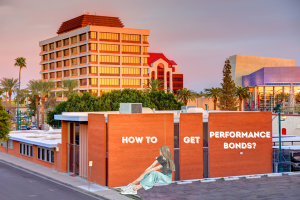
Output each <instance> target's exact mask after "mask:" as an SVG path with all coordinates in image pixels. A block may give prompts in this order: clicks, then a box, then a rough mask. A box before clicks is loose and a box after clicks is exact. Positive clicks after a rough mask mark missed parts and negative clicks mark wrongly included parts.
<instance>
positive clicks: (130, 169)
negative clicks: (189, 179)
mask: <svg viewBox="0 0 300 200" xmlns="http://www.w3.org/2000/svg"><path fill="white" fill-rule="evenodd" d="M108 134H109V137H108V152H109V155H108V156H109V157H108V169H109V170H108V187H117V186H123V185H127V184H129V183H130V182H132V181H134V180H136V179H137V178H138V177H139V176H140V175H141V174H142V173H143V172H144V171H145V170H146V169H147V168H148V167H149V166H150V165H151V164H152V163H153V162H154V161H155V160H156V157H158V156H160V153H159V149H160V147H161V146H163V145H168V146H169V148H170V151H171V152H172V158H173V160H174V153H173V152H174V120H173V114H132V115H126V114H120V115H108ZM147 136H149V137H156V138H157V142H156V143H151V141H150V143H149V144H148V143H147V139H146V138H145V137H147ZM122 137H143V141H142V143H136V142H135V143H122ZM173 180H174V172H173Z"/></svg>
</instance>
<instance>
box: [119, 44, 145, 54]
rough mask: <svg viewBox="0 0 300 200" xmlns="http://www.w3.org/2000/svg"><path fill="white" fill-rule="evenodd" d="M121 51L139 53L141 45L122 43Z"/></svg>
mask: <svg viewBox="0 0 300 200" xmlns="http://www.w3.org/2000/svg"><path fill="white" fill-rule="evenodd" d="M122 52H127V53H141V47H140V46H130V45H122Z"/></svg>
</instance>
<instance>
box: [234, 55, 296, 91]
mask: <svg viewBox="0 0 300 200" xmlns="http://www.w3.org/2000/svg"><path fill="white" fill-rule="evenodd" d="M229 61H230V65H231V67H232V69H231V74H232V78H233V80H234V82H235V84H236V86H242V77H243V76H246V75H249V74H251V73H253V72H255V71H257V70H259V69H261V68H263V67H286V66H288V67H292V66H295V60H293V59H283V58H270V57H260V56H247V55H238V54H237V55H233V56H230V57H229Z"/></svg>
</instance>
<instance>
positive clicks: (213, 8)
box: [0, 0, 300, 92]
mask: <svg viewBox="0 0 300 200" xmlns="http://www.w3.org/2000/svg"><path fill="white" fill-rule="evenodd" d="M299 10H300V1H299V0H251V1H250V0H246V1H245V0H219V1H214V0H210V1H208V0H206V1H202V0H148V1H146V0H84V1H83V0H48V1H43V0H19V1H17V0H0V25H1V28H0V36H1V37H0V38H1V39H0V78H2V77H7V78H11V77H14V78H18V72H19V68H17V67H14V59H15V58H17V57H21V56H22V57H25V58H26V60H27V69H24V70H23V72H22V77H21V81H22V82H21V88H22V89H23V88H25V87H26V84H27V83H28V81H29V80H31V79H40V78H41V75H40V74H39V71H40V65H39V62H40V60H41V58H40V56H39V52H40V47H39V41H41V40H45V39H48V38H51V37H54V36H56V35H57V34H56V31H57V30H58V28H59V27H60V25H61V23H62V22H63V21H66V20H69V19H71V18H74V17H77V16H79V15H82V14H83V13H84V11H86V12H91V13H95V12H96V14H97V15H104V16H116V17H120V19H121V20H122V22H123V24H124V25H125V28H139V29H149V30H150V36H149V38H148V41H149V43H150V47H149V49H148V51H149V52H158V53H164V54H165V56H166V57H167V58H169V59H171V60H174V61H175V62H176V63H177V64H178V67H179V68H180V70H181V72H182V73H183V74H184V87H186V88H188V89H192V90H194V91H196V92H200V91H201V90H203V89H204V88H210V87H219V86H220V82H221V81H222V68H223V65H224V61H225V59H226V58H228V57H229V56H232V55H235V54H242V55H253V56H263V57H274V58H288V59H295V60H296V66H300V12H299Z"/></svg>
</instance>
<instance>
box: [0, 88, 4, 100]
mask: <svg viewBox="0 0 300 200" xmlns="http://www.w3.org/2000/svg"><path fill="white" fill-rule="evenodd" d="M3 93H4V90H3V89H2V88H0V101H2V97H1V95H2V94H3Z"/></svg>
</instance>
